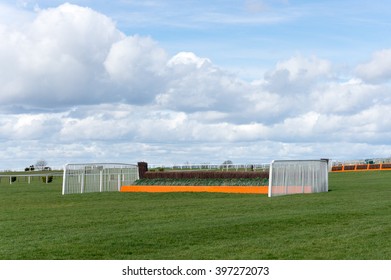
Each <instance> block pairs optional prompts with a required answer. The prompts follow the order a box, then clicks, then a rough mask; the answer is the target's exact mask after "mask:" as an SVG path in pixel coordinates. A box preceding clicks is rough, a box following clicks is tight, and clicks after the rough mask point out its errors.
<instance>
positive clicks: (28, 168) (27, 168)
mask: <svg viewBox="0 0 391 280" xmlns="http://www.w3.org/2000/svg"><path fill="white" fill-rule="evenodd" d="M34 169H35V168H34V165H30V167H26V168H25V169H24V171H34Z"/></svg>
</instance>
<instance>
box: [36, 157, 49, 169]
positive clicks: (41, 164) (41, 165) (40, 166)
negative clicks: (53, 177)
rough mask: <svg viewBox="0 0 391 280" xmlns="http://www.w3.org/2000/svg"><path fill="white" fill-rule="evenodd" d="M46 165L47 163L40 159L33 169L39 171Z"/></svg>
mask: <svg viewBox="0 0 391 280" xmlns="http://www.w3.org/2000/svg"><path fill="white" fill-rule="evenodd" d="M47 165H48V162H47V161H46V160H44V159H40V160H38V161H37V163H36V164H35V167H36V168H37V169H39V170H44V168H45V167H46V166H47Z"/></svg>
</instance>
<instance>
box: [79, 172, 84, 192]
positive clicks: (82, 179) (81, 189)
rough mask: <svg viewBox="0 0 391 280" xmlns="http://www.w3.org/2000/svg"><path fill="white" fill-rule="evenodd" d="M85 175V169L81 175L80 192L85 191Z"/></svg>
mask: <svg viewBox="0 0 391 280" xmlns="http://www.w3.org/2000/svg"><path fill="white" fill-rule="evenodd" d="M84 176H85V170H83V173H82V175H81V185H80V193H84Z"/></svg>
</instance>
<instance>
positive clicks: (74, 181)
mask: <svg viewBox="0 0 391 280" xmlns="http://www.w3.org/2000/svg"><path fill="white" fill-rule="evenodd" d="M137 179H139V174H138V167H137V165H135V164H124V163H83V164H67V165H65V166H64V174H63V184H62V194H72V193H87V192H109V191H120V190H121V186H124V185H131V184H132V183H133V182H134V181H136V180H137Z"/></svg>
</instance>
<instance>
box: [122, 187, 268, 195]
mask: <svg viewBox="0 0 391 280" xmlns="http://www.w3.org/2000/svg"><path fill="white" fill-rule="evenodd" d="M121 192H152V193H162V192H214V193H247V194H267V193H268V186H139V185H134V186H122V187H121Z"/></svg>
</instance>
